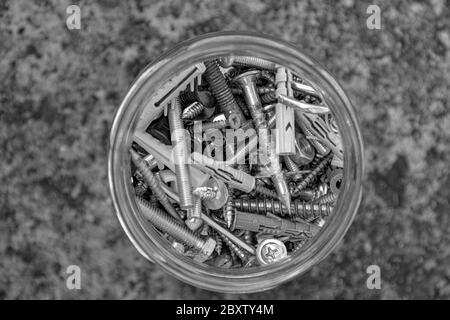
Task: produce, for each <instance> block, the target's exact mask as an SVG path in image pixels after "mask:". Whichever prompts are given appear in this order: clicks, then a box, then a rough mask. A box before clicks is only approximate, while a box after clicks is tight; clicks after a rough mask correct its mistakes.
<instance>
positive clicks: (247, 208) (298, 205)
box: [233, 199, 333, 221]
mask: <svg viewBox="0 0 450 320" xmlns="http://www.w3.org/2000/svg"><path fill="white" fill-rule="evenodd" d="M233 204H234V206H235V208H236V210H238V211H244V212H252V213H257V214H267V213H269V212H271V213H273V214H278V215H282V216H284V215H287V214H288V210H287V208H286V207H285V206H284V205H282V203H281V202H280V201H276V200H272V199H234V200H233ZM332 211H333V207H332V206H330V205H329V204H327V203H323V204H322V203H321V204H319V203H318V202H317V201H316V200H315V201H314V202H305V201H299V200H294V201H293V203H292V204H291V214H292V215H293V216H297V217H299V218H302V219H304V220H307V221H310V220H314V219H317V218H319V217H326V216H329V215H330V214H331V212H332Z"/></svg>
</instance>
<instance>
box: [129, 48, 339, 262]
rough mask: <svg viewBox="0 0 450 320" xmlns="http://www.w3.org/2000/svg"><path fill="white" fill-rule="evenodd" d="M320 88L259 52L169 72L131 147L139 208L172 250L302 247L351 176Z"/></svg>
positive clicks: (295, 250) (229, 252)
mask: <svg viewBox="0 0 450 320" xmlns="http://www.w3.org/2000/svg"><path fill="white" fill-rule="evenodd" d="M319 91H320V90H317V91H316V89H315V88H314V87H313V86H311V85H309V83H308V80H307V79H303V78H302V77H301V76H299V75H295V74H293V73H292V72H291V71H290V70H289V69H288V68H285V67H284V66H280V65H278V64H275V63H273V62H270V61H266V60H264V59H261V58H258V57H247V56H245V57H244V56H227V57H221V58H219V59H216V60H209V61H205V62H204V63H198V64H196V65H194V66H193V67H190V68H188V69H186V70H185V71H182V72H180V73H178V74H176V75H175V76H173V77H172V78H171V79H169V80H168V81H167V83H164V84H162V85H161V89H160V90H159V91H158V90H157V93H156V94H154V96H153V97H152V98H150V102H149V103H147V105H146V108H145V109H144V111H143V114H142V115H141V117H140V119H139V123H138V126H137V129H136V132H135V139H134V143H133V146H132V148H131V150H130V159H131V162H132V170H131V173H132V177H131V181H132V185H133V187H134V193H135V195H136V202H137V204H138V207H139V208H140V209H141V213H142V217H143V218H145V219H146V220H148V221H149V223H150V224H151V225H153V227H155V228H156V229H157V231H158V232H159V233H160V234H161V235H162V236H163V237H164V238H165V239H166V240H169V243H170V244H171V246H172V248H173V250H174V251H175V252H177V253H178V254H180V255H185V256H186V257H189V258H192V259H193V260H195V261H196V262H198V263H204V264H207V265H210V266H212V267H216V268H231V269H235V268H252V267H254V266H258V265H267V264H272V263H278V262H279V263H282V262H283V260H284V259H285V258H287V257H288V256H289V255H293V254H301V252H302V250H303V248H304V247H305V246H306V245H307V244H308V242H309V241H310V239H312V238H314V237H315V236H316V235H317V233H319V232H320V230H321V228H322V226H323V225H324V224H326V223H327V217H328V216H330V215H331V214H332V212H333V207H334V205H335V202H336V200H337V198H338V195H339V189H340V187H341V185H342V183H343V169H342V168H343V152H342V142H341V140H340V135H339V130H338V127H337V125H336V122H335V119H334V118H333V115H332V113H331V112H330V109H329V107H328V106H327V105H326V104H325V102H324V101H323V99H322V96H321V94H320V92H319ZM273 129H276V130H273ZM272 131H273V132H272ZM230 132H231V133H233V134H235V136H234V137H232V138H233V139H230V140H228V134H230ZM236 132H238V133H239V134H243V135H244V136H243V137H242V136H238V135H237V134H236ZM274 132H276V133H274ZM211 133H212V134H211ZM218 137H219V138H218ZM220 137H223V143H222V141H219V140H220ZM170 144H171V145H170ZM196 147H201V150H198V149H196ZM207 150H208V152H206V151H207ZM223 155H225V157H222V156H223ZM221 157H222V158H221Z"/></svg>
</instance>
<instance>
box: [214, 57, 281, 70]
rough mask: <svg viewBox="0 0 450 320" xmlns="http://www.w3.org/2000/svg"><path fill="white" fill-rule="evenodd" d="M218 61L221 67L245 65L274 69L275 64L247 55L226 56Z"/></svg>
mask: <svg viewBox="0 0 450 320" xmlns="http://www.w3.org/2000/svg"><path fill="white" fill-rule="evenodd" d="M219 63H220V65H221V66H222V67H230V66H246V67H253V68H261V69H266V70H271V71H273V70H275V69H276V64H275V63H273V62H270V61H267V60H264V59H261V58H256V57H248V56H228V57H224V58H221V59H220V60H219Z"/></svg>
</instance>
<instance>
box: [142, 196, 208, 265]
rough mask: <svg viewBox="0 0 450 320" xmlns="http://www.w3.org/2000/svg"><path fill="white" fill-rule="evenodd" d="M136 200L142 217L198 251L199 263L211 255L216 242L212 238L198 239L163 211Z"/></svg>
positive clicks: (144, 201) (143, 201)
mask: <svg viewBox="0 0 450 320" xmlns="http://www.w3.org/2000/svg"><path fill="white" fill-rule="evenodd" d="M136 199H137V203H138V204H139V206H140V208H141V210H142V214H143V215H144V217H145V218H146V219H148V220H149V221H150V222H151V223H152V224H153V225H154V226H155V227H156V228H158V229H160V230H161V231H163V232H166V233H167V234H169V235H170V236H172V237H173V238H175V239H177V240H178V241H181V242H183V243H185V244H186V245H188V246H191V247H194V248H196V249H198V250H200V254H199V256H198V258H197V259H198V261H201V260H202V259H204V258H207V257H209V256H210V255H211V254H212V252H213V251H214V247H215V245H216V241H214V240H213V239H212V238H208V239H206V240H204V239H202V238H200V237H199V236H197V235H195V234H194V233H193V232H192V231H191V230H189V229H188V228H186V227H185V226H184V225H182V224H180V223H178V222H177V221H176V220H174V219H173V218H172V217H170V216H168V215H167V214H165V213H164V211H162V210H160V209H158V208H155V207H152V206H151V205H150V204H149V203H148V202H147V201H146V200H144V199H143V198H136ZM205 260H206V259H205ZM203 261H204V260H203Z"/></svg>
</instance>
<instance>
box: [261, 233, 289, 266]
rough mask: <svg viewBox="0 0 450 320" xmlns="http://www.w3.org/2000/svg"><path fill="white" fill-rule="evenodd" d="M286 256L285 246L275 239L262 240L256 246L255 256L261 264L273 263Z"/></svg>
mask: <svg viewBox="0 0 450 320" xmlns="http://www.w3.org/2000/svg"><path fill="white" fill-rule="evenodd" d="M286 257H287V249H286V246H285V245H284V243H283V242H281V241H280V240H277V239H266V240H263V241H262V242H261V243H260V244H259V245H258V247H257V248H256V258H257V259H258V262H259V263H260V264H261V265H265V264H271V263H275V262H278V261H281V260H283V259H284V258H286Z"/></svg>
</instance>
